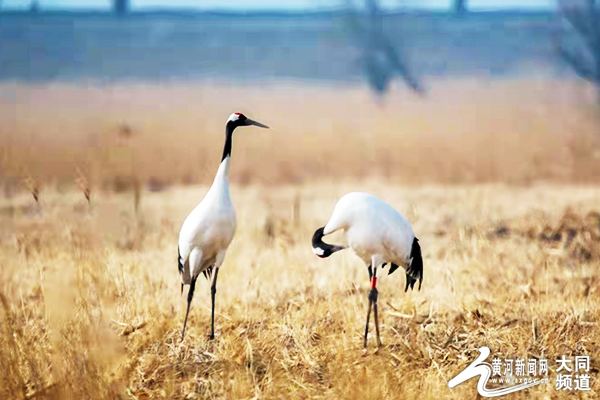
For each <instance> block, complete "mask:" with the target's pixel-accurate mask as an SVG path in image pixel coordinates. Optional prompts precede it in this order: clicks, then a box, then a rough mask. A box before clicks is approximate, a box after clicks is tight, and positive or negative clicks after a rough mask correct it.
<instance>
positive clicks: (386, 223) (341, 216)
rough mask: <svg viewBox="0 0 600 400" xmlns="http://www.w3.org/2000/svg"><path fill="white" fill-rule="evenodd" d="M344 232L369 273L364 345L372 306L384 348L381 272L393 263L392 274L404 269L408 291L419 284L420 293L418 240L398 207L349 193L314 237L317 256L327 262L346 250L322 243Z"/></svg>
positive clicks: (421, 261) (314, 249)
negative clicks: (379, 302) (379, 314)
mask: <svg viewBox="0 0 600 400" xmlns="http://www.w3.org/2000/svg"><path fill="white" fill-rule="evenodd" d="M340 229H341V230H343V231H344V233H345V234H346V239H347V242H348V246H349V247H350V248H351V249H352V250H353V251H354V253H355V254H356V255H357V256H358V257H360V258H361V259H362V260H363V262H364V263H365V264H366V265H367V268H368V270H369V278H370V280H371V292H370V293H369V313H368V314H367V326H366V327H365V338H364V345H365V347H366V346H367V333H368V327H369V317H370V315H371V306H373V309H374V312H375V327H376V330H377V343H378V345H381V340H380V338H379V323H378V317H377V297H378V292H377V269H378V268H379V267H384V266H385V265H386V264H388V263H389V264H390V270H389V274H391V273H393V272H394V271H395V270H396V269H398V267H399V266H401V267H402V268H404V269H405V270H406V287H405V291H406V290H408V287H409V286H410V287H411V289H412V288H414V285H415V282H416V281H417V280H419V290H420V289H421V283H422V280H423V259H422V256H421V247H420V245H419V240H418V239H417V238H416V237H415V234H414V232H413V229H412V227H411V225H410V223H409V222H408V220H407V219H406V218H404V217H403V216H402V214H400V213H399V212H398V211H396V209H394V207H392V206H391V205H389V204H388V203H386V202H384V201H382V200H380V199H378V198H377V197H375V196H373V195H371V194H368V193H361V192H352V193H348V194H346V195H345V196H343V197H342V198H341V199H340V200H339V201H338V202H337V204H336V205H335V208H334V210H333V213H332V215H331V218H330V219H329V222H327V224H326V225H325V226H324V227H323V228H319V229H317V231H316V232H315V234H314V235H313V239H312V247H313V252H314V253H315V254H316V255H317V256H319V257H321V258H326V257H329V256H330V255H331V254H333V253H335V252H336V251H339V250H342V249H344V247H342V246H334V245H330V244H327V243H324V242H323V240H322V238H323V236H325V235H329V234H331V233H333V232H336V231H338V230H340Z"/></svg>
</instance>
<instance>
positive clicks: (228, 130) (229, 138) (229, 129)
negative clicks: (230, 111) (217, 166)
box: [221, 121, 237, 162]
mask: <svg viewBox="0 0 600 400" xmlns="http://www.w3.org/2000/svg"><path fill="white" fill-rule="evenodd" d="M235 128H237V125H236V124H235V123H234V122H233V121H229V122H227V125H226V126H225V146H224V147H223V157H221V162H223V160H225V159H226V158H227V157H231V145H232V143H233V131H234V130H235Z"/></svg>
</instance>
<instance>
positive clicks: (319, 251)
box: [312, 227, 345, 258]
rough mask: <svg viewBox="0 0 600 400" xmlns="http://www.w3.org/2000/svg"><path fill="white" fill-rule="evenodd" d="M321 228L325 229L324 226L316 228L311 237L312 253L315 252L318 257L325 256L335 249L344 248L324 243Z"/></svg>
mask: <svg viewBox="0 0 600 400" xmlns="http://www.w3.org/2000/svg"><path fill="white" fill-rule="evenodd" d="M323 229H325V227H322V228H319V229H317V230H316V231H315V233H314V235H313V237H312V249H313V253H315V254H316V255H317V256H318V257H321V258H327V257H329V256H330V255H332V254H333V253H335V252H336V251H340V250H344V249H345V247H344V246H337V245H331V244H327V243H325V242H324V241H323V236H325V235H324V234H323Z"/></svg>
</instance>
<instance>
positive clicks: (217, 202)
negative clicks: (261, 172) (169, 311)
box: [177, 113, 268, 340]
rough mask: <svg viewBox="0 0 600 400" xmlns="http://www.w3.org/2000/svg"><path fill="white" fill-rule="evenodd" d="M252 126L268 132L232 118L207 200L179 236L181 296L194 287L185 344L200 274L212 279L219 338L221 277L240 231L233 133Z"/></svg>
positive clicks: (190, 293)
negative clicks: (232, 192)
mask: <svg viewBox="0 0 600 400" xmlns="http://www.w3.org/2000/svg"><path fill="white" fill-rule="evenodd" d="M251 125H254V126H258V127H261V128H268V126H266V125H263V124H261V123H260V122H256V121H253V120H251V119H250V118H246V116H244V114H241V113H233V114H231V115H230V116H229V118H228V119H227V124H226V126H225V146H224V148H223V157H222V158H221V165H220V166H219V169H218V170H217V175H216V176H215V179H214V181H213V184H212V186H211V187H210V189H209V191H208V192H207V193H206V195H205V196H204V199H203V200H202V201H201V202H200V204H198V205H197V206H196V208H194V209H193V210H192V212H191V213H190V214H189V215H188V216H187V218H186V219H185V221H184V222H183V225H182V227H181V231H180V232H179V246H178V254H177V262H178V264H179V274H180V275H181V293H183V286H184V285H190V289H189V291H188V299H187V311H186V313H185V320H184V322H183V330H182V331H181V339H182V340H183V337H184V335H185V327H186V325H187V319H188V315H189V313H190V304H191V303H192V298H193V297H194V288H195V287H196V279H197V278H198V276H199V275H200V273H203V274H204V277H205V278H206V279H207V280H210V279H212V283H211V287H210V293H211V303H212V307H211V318H210V339H211V340H212V339H214V338H215V294H216V293H217V276H218V275H219V269H220V268H221V265H222V264H223V260H224V259H225V253H226V252H227V248H228V247H229V244H230V243H231V240H232V239H233V235H234V234H235V228H236V222H235V210H234V209H233V205H232V204H231V199H230V197H229V164H230V163H231V145H232V142H233V131H234V130H235V129H236V128H237V127H239V126H251Z"/></svg>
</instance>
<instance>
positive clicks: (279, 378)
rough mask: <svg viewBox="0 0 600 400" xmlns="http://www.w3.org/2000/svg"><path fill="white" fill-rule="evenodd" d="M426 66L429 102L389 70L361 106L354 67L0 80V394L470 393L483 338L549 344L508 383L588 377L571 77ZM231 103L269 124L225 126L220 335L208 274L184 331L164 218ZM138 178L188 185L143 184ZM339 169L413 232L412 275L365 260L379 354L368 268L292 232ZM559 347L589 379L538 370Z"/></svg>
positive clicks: (174, 224)
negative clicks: (301, 75)
mask: <svg viewBox="0 0 600 400" xmlns="http://www.w3.org/2000/svg"><path fill="white" fill-rule="evenodd" d="M430 86H431V88H432V92H430V94H429V96H428V97H427V98H425V99H420V98H416V97H414V96H412V95H410V94H408V93H407V92H405V91H395V92H394V93H393V94H392V96H391V98H390V103H389V104H388V105H387V106H386V107H385V108H378V107H376V106H374V105H372V104H371V102H370V99H369V97H368V94H367V93H366V92H364V91H362V90H357V89H356V88H353V87H338V88H332V87H314V86H301V85H295V84H289V85H287V86H285V85H284V86H276V85H272V86H270V85H266V86H253V85H250V86H248V87H245V88H235V87H229V86H225V85H222V84H214V85H212V86H211V85H199V84H189V85H188V84H186V85H181V84H168V85H145V84H122V85H108V86H104V87H97V86H89V87H87V88H84V87H81V86H76V85H70V84H64V83H63V84H49V85H28V84H22V83H8V84H6V83H3V84H2V87H1V88H0V144H1V145H0V167H1V169H0V178H1V180H2V183H3V184H4V194H5V196H2V198H1V199H0V360H1V365H2V368H0V397H1V398H11V399H33V398H35V399H42V398H48V399H71V398H72V399H82V398H94V399H103V398H123V399H149V398H189V399H192V398H212V399H252V398H261V399H305V398H327V399H367V400H368V399H416V398H418V399H441V398H448V399H463V398H474V397H476V390H475V386H476V385H475V382H474V381H469V382H467V383H464V384H462V385H460V386H458V387H456V388H455V389H452V390H450V389H448V388H447V386H446V385H447V382H448V380H449V379H450V378H452V377H453V376H455V375H456V374H457V373H458V372H460V371H461V370H463V369H464V368H465V367H466V366H467V365H468V364H469V363H471V361H473V360H474V359H475V357H476V356H477V355H478V352H477V349H478V348H479V347H480V346H484V345H485V346H488V347H490V349H491V350H492V354H493V355H494V356H498V357H500V358H532V357H544V358H547V359H548V360H550V362H549V365H550V374H549V376H550V378H551V381H550V384H549V385H541V386H538V387H534V388H532V389H530V390H528V391H525V392H520V394H517V395H513V396H514V398H517V397H518V398H533V399H549V398H551V399H554V398H566V397H568V396H573V395H575V396H576V397H578V398H588V399H592V398H596V397H597V393H598V392H599V391H600V380H598V372H599V371H598V362H599V361H600V350H599V349H600V347H599V345H600V343H599V342H598V338H599V337H600V336H599V335H600V328H599V327H598V324H599V323H600V315H599V303H600V300H599V298H600V297H599V294H600V279H599V278H598V270H599V268H600V232H599V229H600V228H599V224H600V220H599V219H598V218H599V217H598V214H597V211H598V199H599V198H600V188H599V187H597V186H594V185H595V184H596V182H597V177H598V174H597V171H598V162H599V158H600V156H599V155H600V153H599V152H598V147H597V140H598V135H597V129H598V128H597V127H598V125H597V122H596V121H597V120H596V118H597V116H596V114H595V111H594V109H593V101H592V97H591V96H590V93H587V94H586V91H589V87H586V86H583V85H581V84H579V83H577V82H566V81H565V82H553V81H505V82H488V83H485V82H483V83H482V81H475V80H456V81H447V82H445V81H440V82H432V84H431V85H430ZM232 111H241V112H244V113H246V114H247V115H248V116H250V117H252V118H256V119H257V120H260V121H261V122H264V123H267V124H269V125H271V126H272V129H271V130H270V131H262V130H258V129H256V130H252V129H245V130H244V131H241V130H240V133H239V134H238V136H237V139H236V142H235V143H234V160H233V165H232V171H231V178H232V182H233V185H232V199H233V202H234V204H235V206H236V211H237V215H238V232H237V234H236V237H235V239H234V242H233V243H232V245H231V247H230V250H229V252H228V255H227V257H226V260H225V264H224V266H223V268H222V272H221V274H220V275H219V286H218V293H217V312H218V315H217V320H216V334H217V339H216V340H214V341H209V340H208V332H209V317H210V313H209V309H208V307H209V306H210V296H209V290H208V284H207V283H206V282H204V281H203V282H202V283H201V284H200V285H199V287H198V288H197V289H196V296H195V300H194V303H193V306H192V312H191V316H190V321H189V323H188V333H186V339H185V341H184V342H183V343H180V330H181V324H182V322H183V316H184V312H185V303H186V301H185V294H184V296H181V295H180V293H179V290H180V286H179V282H180V281H179V277H178V273H177V270H176V253H177V245H176V242H177V235H178V231H179V228H180V226H181V223H182V221H183V219H184V218H185V216H186V215H187V213H188V212H189V211H190V210H191V209H192V208H193V207H194V206H195V205H196V204H197V203H198V201H200V200H201V199H202V197H203V196H204V193H205V192H206V190H207V186H206V184H207V183H209V182H210V180H211V179H212V176H213V174H214V172H215V170H216V167H217V163H218V160H219V156H220V150H221V146H222V139H223V136H222V134H221V133H220V132H222V130H223V127H222V125H223V122H224V119H225V118H226V117H227V116H228V115H229V114H230V113H231V112H232ZM19 182H20V186H21V188H24V189H27V190H28V191H33V190H38V191H39V192H40V193H41V195H40V199H41V200H40V204H39V205H38V204H36V203H34V201H33V199H32V198H31V195H30V194H29V193H28V192H27V191H23V190H15V189H16V185H17V184H18V183H19ZM141 182H146V183H147V185H148V186H149V187H154V188H156V187H160V186H162V185H170V184H177V183H189V182H196V183H199V184H200V185H195V186H191V187H187V188H186V187H181V186H177V185H176V186H173V187H172V188H171V189H169V190H165V191H162V192H149V191H144V192H142V191H141V189H140V188H141ZM582 182H585V184H584V183H582ZM73 183H74V185H75V187H73ZM132 185H133V186H135V187H136V188H137V189H136V190H135V192H134V193H132V192H127V191H125V192H120V193H115V192H114V191H112V190H104V191H100V190H98V189H99V188H101V187H104V188H106V189H109V188H111V187H112V188H113V189H120V188H127V187H130V186H132ZM89 188H91V189H92V201H91V205H89V204H88V203H87V202H86V200H85V198H84V196H83V194H82V193H81V191H85V190H87V189H89ZM352 190H361V191H369V192H371V193H374V194H376V195H378V196H379V197H381V198H383V199H385V200H387V201H388V202H390V203H391V204H392V205H394V206H395V207H396V208H397V209H398V210H399V211H400V212H402V213H403V214H404V215H405V216H407V217H408V219H409V220H410V221H411V223H412V224H413V227H414V229H415V232H416V233H417V236H418V237H419V239H420V241H421V245H422V248H423V255H424V263H425V275H424V283H423V288H422V290H421V291H420V292H409V293H404V291H403V289H404V277H403V275H402V272H397V273H396V274H394V275H392V276H382V277H381V283H380V285H379V288H380V305H381V312H380V314H381V324H382V340H383V343H384V347H383V348H382V349H381V350H379V351H378V352H377V353H375V348H374V345H375V343H374V340H373V338H370V340H369V345H370V347H369V350H368V351H367V353H363V349H362V338H361V337H362V333H363V330H364V325H363V324H364V320H365V317H366V307H367V289H368V282H367V281H368V279H367V272H366V269H365V267H364V265H362V264H361V262H360V261H359V259H358V258H356V257H355V256H353V255H352V253H351V252H350V251H344V252H341V253H338V254H335V255H334V256H332V257H331V258H329V259H325V260H321V259H318V258H317V257H315V256H314V255H313V254H312V252H311V249H310V237H311V235H312V233H313V231H314V230H315V229H316V228H318V227H320V226H322V225H323V224H324V223H325V222H326V220H327V218H328V217H329V215H330V212H331V210H332V208H333V206H334V204H335V202H336V201H337V199H339V198H340V197H341V196H342V195H343V194H345V193H347V192H348V191H352ZM141 193H143V198H141V199H140V196H141ZM336 240H337V241H341V240H342V238H341V237H339V236H336V237H334V238H332V241H336ZM371 330H373V329H371ZM563 355H565V356H567V357H573V356H577V355H589V356H590V358H591V360H592V370H591V372H590V375H591V377H592V380H591V386H592V391H591V392H589V393H584V392H575V393H570V392H561V391H556V390H555V389H554V384H553V380H554V377H555V376H556V371H555V370H556V366H557V365H556V363H555V362H554V360H556V359H557V358H560V357H561V356H563Z"/></svg>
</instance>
